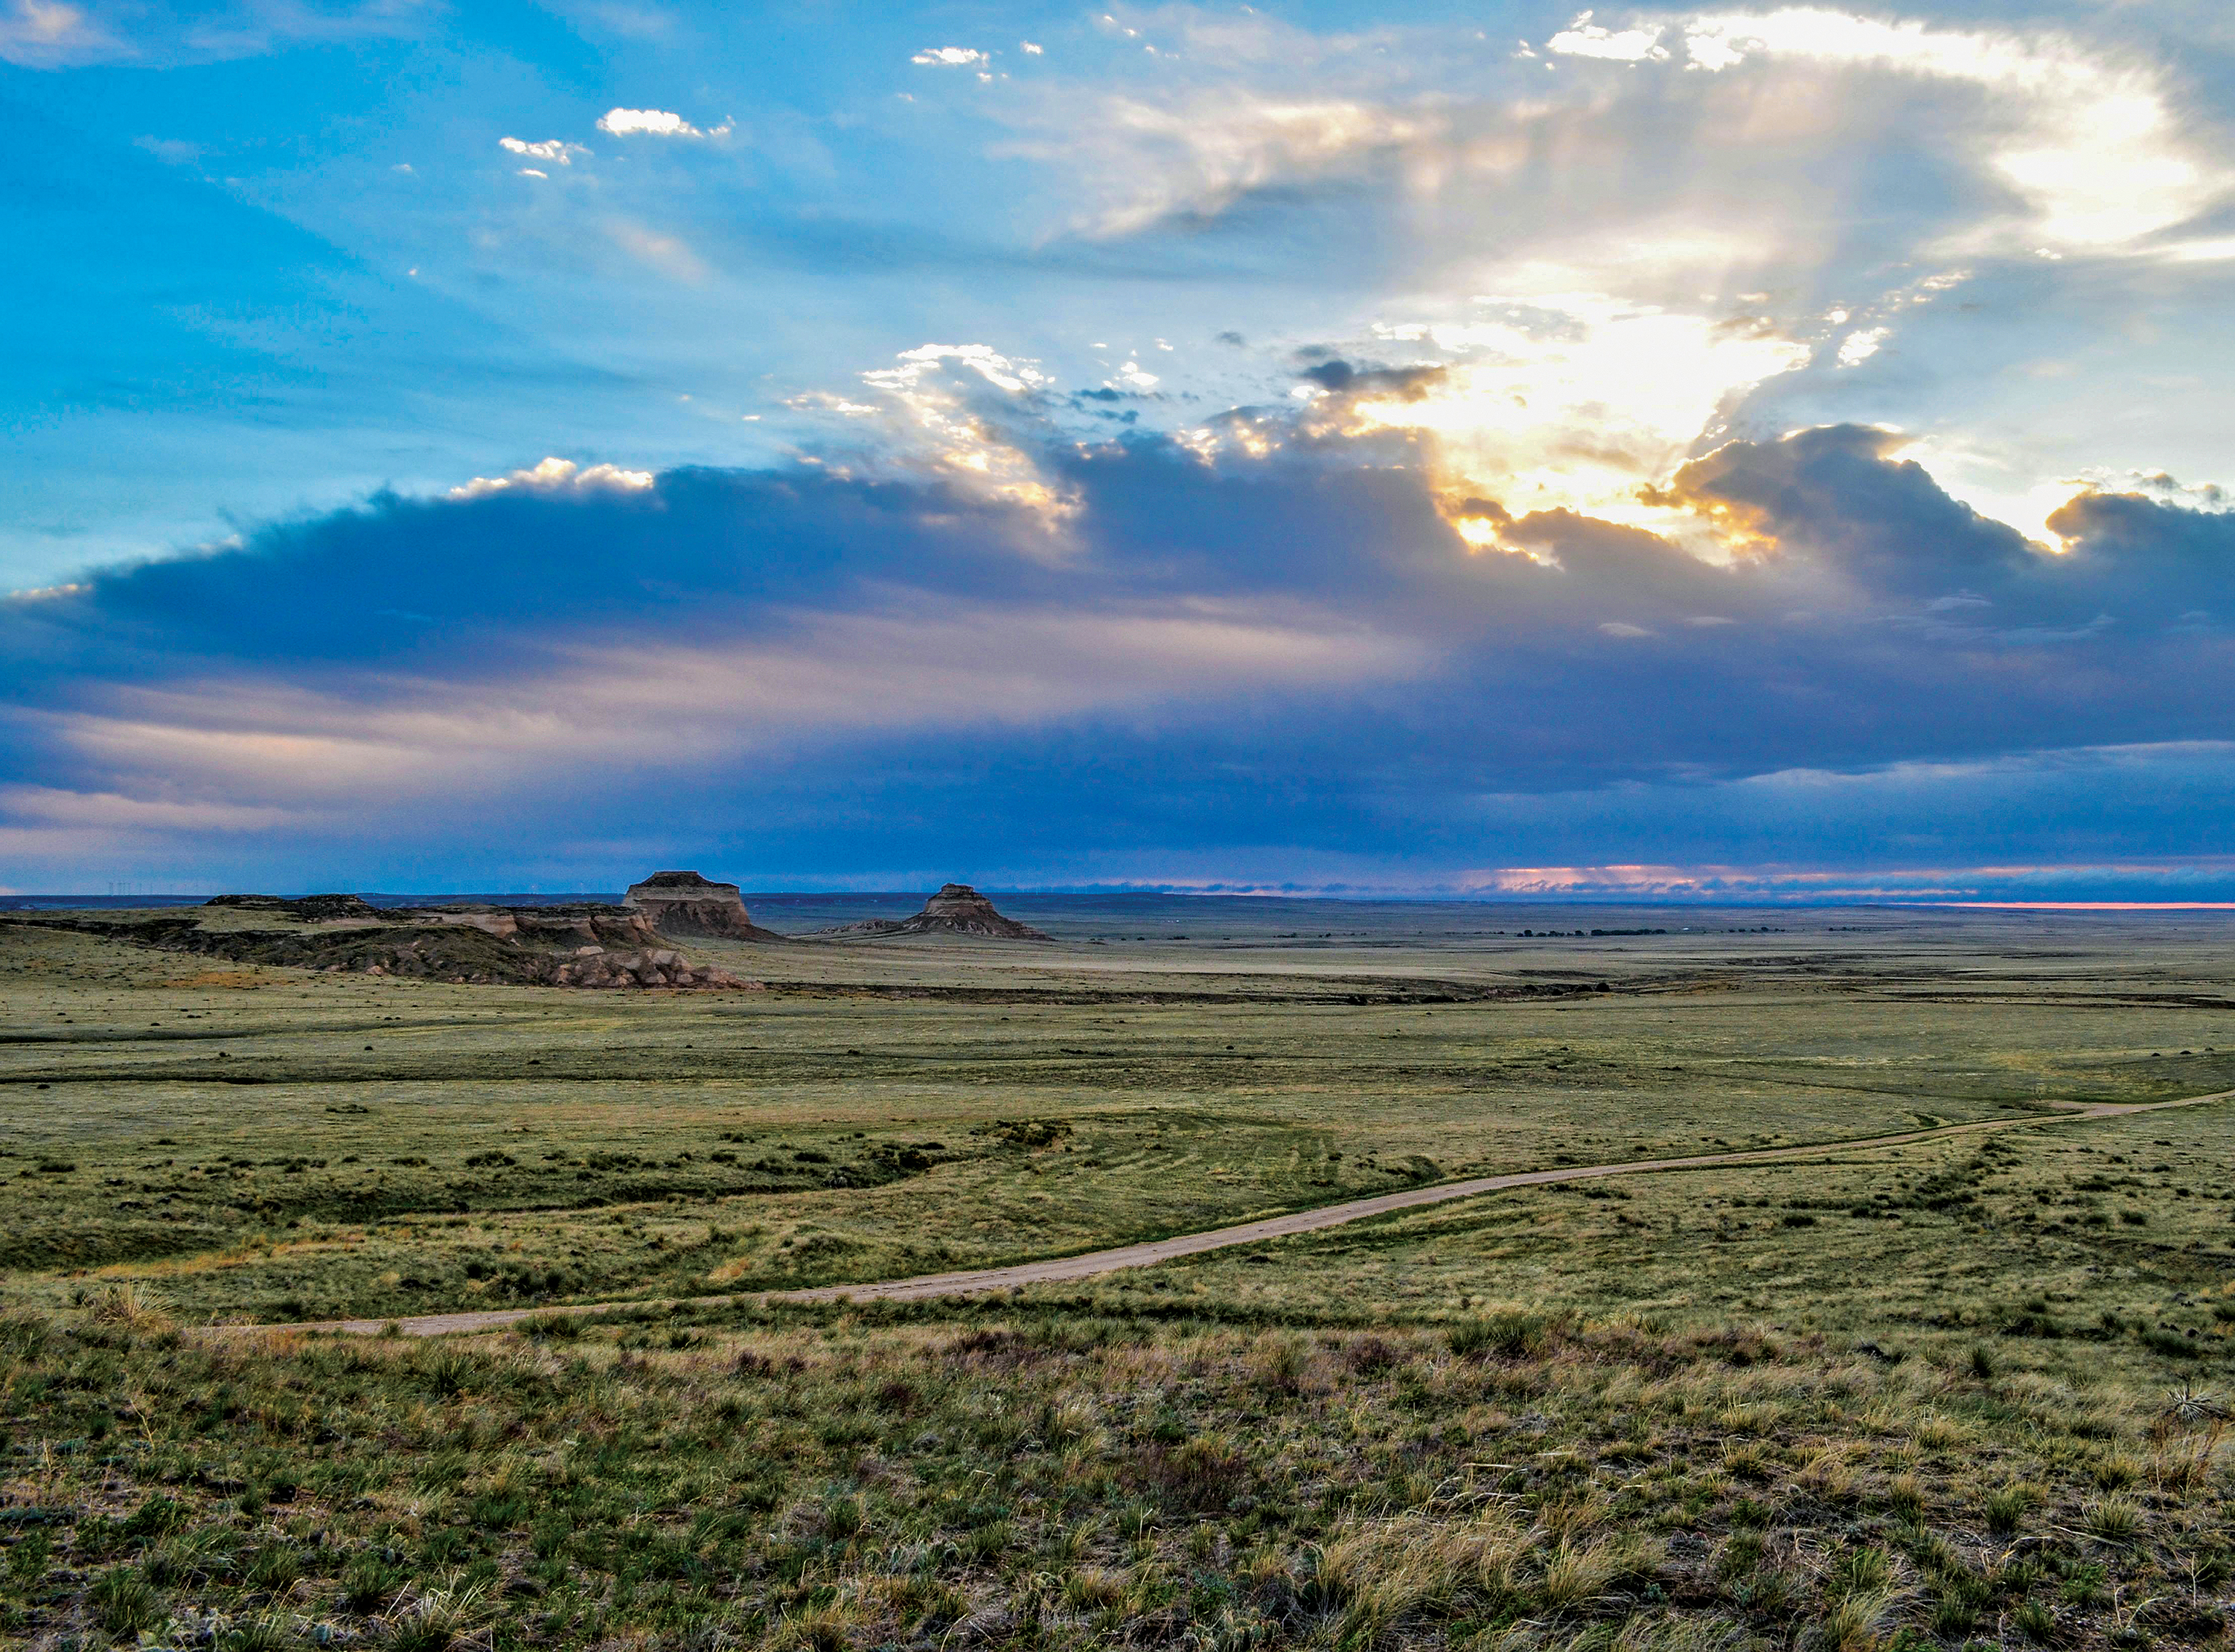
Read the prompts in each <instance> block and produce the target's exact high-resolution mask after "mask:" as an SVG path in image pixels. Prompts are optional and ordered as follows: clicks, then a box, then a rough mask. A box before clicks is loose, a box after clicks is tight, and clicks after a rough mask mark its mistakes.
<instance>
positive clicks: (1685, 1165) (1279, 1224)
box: [242, 1090, 2235, 1336]
mask: <svg viewBox="0 0 2235 1652" xmlns="http://www.w3.org/2000/svg"><path fill="white" fill-rule="evenodd" d="M2231 1096H2235V1090H2220V1091H2215V1092H2212V1094H2211V1095H2208V1096H2184V1097H2182V1098H2180V1099H2179V1100H2177V1101H2153V1102H2140V1103H2135V1104H2133V1105H2120V1104H2116V1103H2110V1102H2103V1103H2094V1104H2089V1103H2084V1102H2060V1103H2053V1104H2051V1105H2055V1106H2059V1107H2061V1108H2063V1109H2064V1110H2065V1111H2062V1112H2060V1113H2053V1114H2045V1115H2044V1114H2035V1115H2034V1116H2031V1117H2029V1118H1993V1119H1983V1120H1981V1121H1979V1122H1977V1123H1975V1124H1943V1125H1940V1126H1938V1127H1937V1128H1934V1129H1930V1130H1911V1131H1900V1132H1898V1133H1897V1134H1895V1135H1891V1136H1869V1137H1859V1138H1857V1139H1854V1140H1849V1141H1839V1142H1822V1143H1818V1144H1815V1145H1812V1146H1807V1147H1760V1148H1750V1149H1746V1150H1742V1151H1735V1152H1728V1153H1698V1154H1694V1155H1692V1156H1691V1157H1685V1158H1645V1159H1632V1160H1629V1161H1628V1162H1627V1163H1624V1164H1578V1165H1566V1166H1563V1167H1562V1168H1560V1169H1558V1170H1517V1171H1515V1172H1513V1173H1512V1174H1511V1175H1507V1176H1478V1177H1474V1178H1472V1179H1471V1180H1470V1181H1465V1182H1443V1183H1437V1184H1436V1185H1434V1186H1432V1187H1419V1188H1407V1189H1406V1190H1403V1191H1401V1192H1398V1193H1383V1194H1378V1195H1376V1196H1373V1198H1369V1199H1351V1200H1348V1201H1347V1202H1346V1203H1341V1204H1329V1205H1322V1206H1321V1207H1320V1208H1319V1209H1317V1210H1297V1211H1293V1212H1291V1213H1290V1214H1288V1215H1287V1216H1267V1217H1265V1218H1264V1219H1263V1220H1262V1221H1257V1222H1244V1223H1240V1224H1238V1225H1237V1226H1235V1227H1231V1228H1212V1229H1208V1230H1207V1231H1205V1232H1203V1233H1187V1234H1180V1235H1176V1236H1174V1237H1172V1238H1170V1239H1151V1240H1148V1241H1145V1242H1143V1243H1140V1244H1133V1245H1119V1246H1117V1247H1116V1248H1114V1249H1109V1250H1091V1251H1088V1252H1086V1253H1085V1254H1084V1255H1076V1256H1056V1257H1051V1258H1050V1259H1048V1260H1047V1261H1045V1262H1013V1263H1011V1264H1010V1265H1009V1266H1007V1267H1004V1268H971V1269H963V1270H961V1271H960V1272H958V1273H951V1274H924V1275H919V1276H917V1277H915V1278H914V1279H888V1280H883V1281H880V1282H874V1283H869V1284H861V1285H824V1286H820V1287H817V1288H815V1289H812V1290H793V1291H753V1292H743V1293H738V1294H736V1295H723V1296H693V1297H686V1298H684V1299H681V1301H682V1303H685V1304H688V1305H691V1306H698V1307H718V1306H721V1305H723V1304H725V1303H730V1302H739V1301H763V1302H835V1301H848V1300H850V1301H856V1302H874V1301H909V1300H911V1299H914V1298H916V1297H923V1296H965V1295H976V1294H980V1293H982V1292H986V1291H1000V1290H1011V1289H1013V1288H1016V1287H1018V1286H1020V1285H1053V1284H1062V1283H1065V1282H1068V1281H1071V1280H1077V1279H1091V1278H1092V1277H1094V1276H1095V1275H1098V1274H1111V1273H1116V1272H1118V1271H1119V1270H1120V1269H1126V1268H1147V1267H1152V1266H1154V1265H1155V1264H1156V1263H1157V1262H1170V1261H1172V1260H1173V1259H1175V1258H1176V1257H1180V1256H1193V1255H1199V1254H1200V1253H1202V1252H1203V1251H1206V1250H1223V1249H1227V1248H1228V1247H1229V1246H1231V1245H1251V1244H1258V1243H1261V1242H1263V1241H1265V1240H1268V1239H1285V1238H1288V1236H1291V1235H1294V1234H1300V1233H1315V1232H1317V1231H1318V1230H1319V1229H1322V1228H1337V1227H1340V1226H1341V1225H1342V1224H1343V1223H1348V1222H1358V1221H1361V1220H1363V1219H1365V1218H1366V1217H1368V1216H1387V1215H1389V1214H1390V1213H1391V1212H1393V1211H1397V1210H1417V1209H1419V1207H1420V1206H1422V1205H1426V1204H1442V1203H1446V1202H1447V1201H1449V1200H1452V1199H1471V1198H1474V1197H1476V1196H1479V1195H1481V1194H1485V1193H1498V1192H1503V1191H1504V1190H1506V1189H1508V1188H1523V1187H1543V1186H1544V1185H1546V1184H1547V1183H1554V1182H1588V1181H1595V1180H1597V1179H1600V1178H1602V1177H1609V1176H1648V1175H1651V1174H1653V1173H1655V1172H1656V1171H1661V1170H1708V1169H1712V1168H1714V1167H1715V1166H1717V1165H1725V1164H1790V1163H1793V1162H1794V1161H1796V1160H1803V1159H1810V1158H1822V1157H1826V1156H1827V1155H1830V1154H1834V1153H1852V1152H1857V1151H1862V1150H1865V1149H1867V1148H1874V1147H1899V1146H1902V1145H1904V1144H1907V1143H1911V1142H1935V1141H1944V1140H1946V1139H1947V1138H1949V1137H1953V1136H1970V1135H1979V1134H1983V1133H1985V1132H1988V1131H2003V1130H2019V1129H2024V1128H2027V1127H2029V1126H2032V1125H2039V1124H2062V1123H2065V1122H2067V1121H2070V1120H2077V1119H2085V1118H2123V1117H2125V1116H2126V1115H2127V1114H2129V1113H2149V1112H2162V1111H2165V1110H2166V1109H2167V1108H2169V1107H2195V1106H2200V1105H2203V1104H2205V1103H2206V1102H2212V1101H2225V1100H2226V1099H2227V1098H2230V1097H2231ZM662 1300H665V1299H651V1300H647V1301H618V1302H581V1303H575V1304H573V1305H571V1306H568V1307H563V1308H494V1309H488V1310H484V1311H481V1312H475V1313H468V1314H416V1315H413V1316H412V1317H410V1318H408V1319H387V1320H324V1321H318V1322H316V1323H313V1324H306V1325H287V1326H280V1325H271V1326H256V1327H243V1328H242V1329H254V1330H262V1331H279V1330H292V1331H335V1332H343V1333H348V1334H357V1335H363V1336H371V1335H377V1334H381V1333H383V1332H386V1331H387V1330H388V1329H389V1328H390V1327H393V1328H395V1329H397V1331H399V1332H401V1333H402V1334H403V1335H405V1336H442V1335H444V1334H449V1333H454V1332H460V1331H491V1330H497V1329H500V1328H502V1327H504V1326H508V1325H515V1324H518V1323H519V1322H520V1321H521V1320H525V1319H534V1318H536V1317H539V1316H541V1315H547V1314H598V1313H602V1312H605V1311H606V1310H608V1309H613V1308H646V1307H654V1306H658V1305H659V1302H660V1301H662Z"/></svg>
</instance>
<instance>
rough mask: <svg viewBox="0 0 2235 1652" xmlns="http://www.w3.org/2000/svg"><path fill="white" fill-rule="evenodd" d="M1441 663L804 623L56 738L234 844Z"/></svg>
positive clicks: (1258, 614)
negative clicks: (482, 676) (202, 800)
mask: <svg viewBox="0 0 2235 1652" xmlns="http://www.w3.org/2000/svg"><path fill="white" fill-rule="evenodd" d="M994 639H998V646H994ZM1431 660H1432V655H1431V654H1430V653H1428V652H1426V651H1425V650H1424V649H1423V648H1422V647H1421V646H1419V644H1417V643H1416V642H1413V641H1412V640H1409V639H1404V638H1401V637H1397V636H1392V635H1387V634H1383V633H1377V632H1376V631H1375V630H1373V628H1371V627H1368V626H1361V625H1359V624H1358V623H1356V622H1354V621H1349V620H1341V619H1338V618H1336V617H1335V616H1333V615H1329V614H1324V613H1313V612H1310V611H1309V610H1308V609H1305V608H1303V607H1301V606H1299V605H1296V604H1294V603H1280V604H1275V605H1273V606H1272V607H1271V608H1270V609H1266V608H1259V609H1256V610H1254V611H1253V610H1252V609H1249V608H1245V607H1242V606H1237V605H1234V604H1224V605H1222V604H1216V603H1200V602H1199V603H1190V604H1187V605H1184V606H1179V607H1176V608H1172V607H1167V608H1166V609H1164V610H1163V611H1161V612H1159V611H1156V610H1149V609H1141V610H1135V611H1124V612H1114V613H1078V612H1063V611H1046V610H1038V611H1036V610H1032V609H1018V608H989V607H967V606H960V605H956V604H952V603H946V604H940V605H938V606H936V607H935V608H934V609H931V610H930V611H917V612H911V613H858V614H801V615H796V616H794V617H793V619H792V622H791V624H790V626H788V627H787V632H786V634H785V635H783V636H782V637H781V638H778V639H744V638H739V639H730V640H726V641H724V642H723V643H721V644H719V645H718V646H692V645H689V644H680V643H678V644H672V645H668V646H627V645H620V646H590V645H580V646H571V647H567V648H564V649H560V650H556V651H554V658H553V659H552V660H551V662H550V663H549V664H548V665H547V666H545V667H544V668H543V669H541V670H539V671H535V672H529V673H528V674H525V675H521V676H515V677H512V678H507V679H506V680H503V681H501V682H495V683H483V684H481V685H476V687H475V690H474V692H471V693H470V694H464V695H462V694H461V693H460V692H458V685H457V684H456V682H454V681H452V680H449V679H448V678H424V679H418V680H415V679H413V678H409V677H403V676H398V675H395V674H392V673H390V674H383V675H379V676H371V677H368V678H365V679H364V681H363V682H361V683H359V684H357V685H353V687H352V689H351V692H331V691H323V690H319V689H316V688H312V687H309V686H304V685H287V684H280V683H273V682H271V681H265V680H258V679H254V678H237V679H231V680H228V679H223V678H209V679H204V680H200V681H196V682H193V683H190V684H183V685H179V686H178V687H175V688H167V689H130V690H125V691H123V692H120V693H119V694H118V695H117V696H116V697H115V700H114V702H113V704H112V705H109V706H108V707H107V708H105V709H102V710H99V711H78V712H72V713H68V714H64V715H62V716H61V717H59V718H55V719H54V729H53V734H54V737H55V738H56V739H57V740H59V741H61V742H62V743H63V744H66V745H67V746H69V748H70V749H72V750H74V751H76V752H78V753H79V754H80V755H81V756H82V757H84V758H86V759H88V761H91V762H93V763H95V764H100V765H101V766H102V768H103V769H104V770H107V771H109V772H114V773H116V774H120V775H128V776H139V777H164V779H165V780H166V781H167V782H168V783H174V784H176V783H193V784H199V785H200V786H203V787H206V788H212V789H217V790H222V791H223V792H225V793H226V795H228V796H235V797H250V798H255V799H259V800H260V801H259V802H258V803H253V804H246V805H238V806H234V805H228V806H227V807H228V808H231V809H232V810H233V812H231V813H226V812H224V811H223V810H220V811H219V812H218V813H216V814H213V815H210V816H207V818H206V821H205V822H204V823H206V824H208V825H211V826H213V827H222V828H223V829H240V828H243V827H246V826H247V825H250V824H252V823H256V822H257V821H259V820H262V821H264V823H267V824H268V823H271V822H272V820H275V819H276V818H277V816H272V815H271V814H270V811H272V810H297V809H301V808H305V807H319V808H323V807H331V806H334V805H336V804H338V803H344V802H346V801H349V800H351V799H367V798H374V797H377V798H379V799H380V800H381V801H382V802H383V803H393V802H394V801H395V800H397V798H399V797H403V796H440V795H442V794H444V793H446V792H448V791H449V790H450V789H452V788H455V787H456V786H459V785H462V784H468V783H481V784H495V783H508V784H534V783H539V782H547V783H560V782H561V780H562V777H564V776H567V775H569V774H573V773H575V772H577V771H579V769H580V765H581V764H585V763H597V764H615V765H619V766H624V767H626V768H628V769H632V770H638V769H642V768H645V767H646V766H647V765H650V766H652V767H653V768H657V769H660V770H678V771H681V770H689V769H690V768H691V767H693V766H695V765H701V764H706V763H710V762H723V763H728V762H734V761H736V760H737V759H738V758H740V757H748V756H752V755H756V754H758V755H773V754H778V753H783V752H786V751H796V750H797V749H798V748H799V747H801V746H802V745H803V744H806V745H813V744H820V743H823V742H828V741H829V740H832V739H836V738H840V737H856V738H858V737H862V736H866V735H879V734H889V733H894V732H899V731H907V730H913V729H941V730H948V731H962V730H968V729H972V728H980V729H987V730H991V729H997V728H1008V729H1017V728H1028V727H1032V726H1034V725H1038V724H1046V723H1049V722H1052V721H1056V720H1059V719H1062V718H1070V717H1075V716H1078V715H1079V714H1081V713H1084V712H1088V711H1113V710H1120V709H1124V708H1146V707H1150V706H1155V705H1163V704H1169V703H1171V702H1173V701H1176V700H1186V699H1190V698H1196V697H1199V696H1202V695H1204V694H1206V693H1209V694H1234V693H1248V692H1262V691H1276V690H1289V691H1293V690H1294V689H1297V688H1302V687H1310V688H1314V689H1325V688H1328V687H1332V686H1334V685H1351V684H1359V683H1363V682H1367V681H1373V680H1377V679H1389V678H1404V677H1406V676H1412V675H1416V674H1418V673H1419V672H1421V671H1423V670H1424V669H1426V667H1427V666H1428V665H1429V664H1430V663H1431ZM17 790H24V789H20V788H19V789H17ZM24 796H25V797H26V798H28V799H29V803H31V805H32V806H31V807H29V808H23V807H19V806H17V805H16V803H14V802H12V801H11V800H10V797H8V796H0V807H10V808H13V809H14V810H15V812H17V813H26V814H32V815H41V814H43V815H44V816H46V817H49V818H61V817H63V816H64V814H65V813H66V812H67V810H70V809H75V810H78V811H79V814H80V815H85V814H87V813H88V811H92V812H99V808H97V807H96V805H94V804H88V803H83V802H82V801H75V802H74V801H72V800H71V799H70V798H69V796H67V795H65V794H61V793H50V792H49V791H46V790H37V791H36V793H34V792H32V791H25V792H24ZM103 807H106V806H103ZM179 807H180V808H181V809H186V808H187V807H188V806H187V805H179ZM193 807H194V808H202V807H205V806H202V805H194V806H193ZM154 808H155V806H154V805H149V806H147V808H145V809H142V810H141V812H140V814H139V815H138V816H134V815H133V811H132V810H131V809H129V808H127V807H125V806H124V805H123V804H121V803H119V804H117V805H115V806H113V807H108V813H107V816H106V817H107V818H108V822H109V823H119V822H122V821H125V820H127V819H133V818H137V819H153V818H156V817H157V816H158V815H159V814H160V810H157V813H156V814H150V813H149V812H148V810H150V809H154ZM259 810H261V811H265V812H264V813H263V814H259V812H258V811H259ZM70 817H73V818H74V817H76V816H70ZM180 823H181V824H185V823H187V816H185V815H181V816H180Z"/></svg>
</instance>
